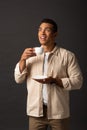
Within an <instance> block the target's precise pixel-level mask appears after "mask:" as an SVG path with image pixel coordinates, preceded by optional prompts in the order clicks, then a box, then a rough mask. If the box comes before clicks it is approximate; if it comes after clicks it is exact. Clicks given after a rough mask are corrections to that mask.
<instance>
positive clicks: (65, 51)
mask: <svg viewBox="0 0 87 130" xmlns="http://www.w3.org/2000/svg"><path fill="white" fill-rule="evenodd" d="M57 51H58V52H59V53H60V54H61V55H64V56H71V57H73V56H75V54H74V53H73V52H72V51H70V50H68V49H65V48H62V47H57Z"/></svg>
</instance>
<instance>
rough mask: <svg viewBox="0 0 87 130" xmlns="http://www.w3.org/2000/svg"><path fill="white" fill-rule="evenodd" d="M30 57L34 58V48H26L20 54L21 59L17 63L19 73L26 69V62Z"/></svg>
mask: <svg viewBox="0 0 87 130" xmlns="http://www.w3.org/2000/svg"><path fill="white" fill-rule="evenodd" d="M32 56H36V54H35V52H34V48H26V49H25V50H24V52H23V53H22V55H21V59H20V61H19V69H20V72H21V73H22V71H23V70H24V69H25V68H26V60H27V59H28V58H29V57H32Z"/></svg>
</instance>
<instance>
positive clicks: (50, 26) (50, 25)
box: [39, 23, 53, 28]
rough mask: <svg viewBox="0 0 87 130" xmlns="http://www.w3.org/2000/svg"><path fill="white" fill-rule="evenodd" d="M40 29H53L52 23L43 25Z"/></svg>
mask: <svg viewBox="0 0 87 130" xmlns="http://www.w3.org/2000/svg"><path fill="white" fill-rule="evenodd" d="M39 27H40V28H53V25H52V24H50V23H41V24H40V26H39Z"/></svg>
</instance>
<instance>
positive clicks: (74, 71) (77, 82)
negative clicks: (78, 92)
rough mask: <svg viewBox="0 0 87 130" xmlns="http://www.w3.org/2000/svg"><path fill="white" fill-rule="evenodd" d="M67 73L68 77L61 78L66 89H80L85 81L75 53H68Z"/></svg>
mask: <svg viewBox="0 0 87 130" xmlns="http://www.w3.org/2000/svg"><path fill="white" fill-rule="evenodd" d="M67 75H68V76H67V77H65V78H62V79H61V80H62V83H63V87H64V89H66V90H74V89H80V88H81V86H82V83H83V76H82V72H81V69H80V66H79V64H78V61H77V59H76V57H75V55H74V54H73V53H69V54H68V55H67Z"/></svg>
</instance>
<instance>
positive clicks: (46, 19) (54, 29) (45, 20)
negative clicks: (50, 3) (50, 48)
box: [40, 18, 58, 33]
mask: <svg viewBox="0 0 87 130" xmlns="http://www.w3.org/2000/svg"><path fill="white" fill-rule="evenodd" d="M42 23H49V24H52V25H53V32H54V33H55V32H57V31H58V25H57V23H56V22H55V21H54V20H52V19H49V18H44V19H42V20H41V22H40V24H42Z"/></svg>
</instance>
